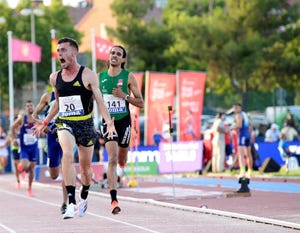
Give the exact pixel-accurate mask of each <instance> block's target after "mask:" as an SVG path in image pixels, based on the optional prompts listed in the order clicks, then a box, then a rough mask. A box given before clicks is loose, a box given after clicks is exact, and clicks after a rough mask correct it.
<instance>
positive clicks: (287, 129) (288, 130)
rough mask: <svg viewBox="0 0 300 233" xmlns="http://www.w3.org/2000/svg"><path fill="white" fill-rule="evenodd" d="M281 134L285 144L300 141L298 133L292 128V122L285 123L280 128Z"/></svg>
mask: <svg viewBox="0 0 300 233" xmlns="http://www.w3.org/2000/svg"><path fill="white" fill-rule="evenodd" d="M281 133H283V134H284V135H285V137H286V141H287V142H292V141H299V140H300V137H299V135H298V132H297V131H296V129H295V128H294V127H293V123H292V122H289V121H287V122H286V125H285V126H284V127H283V128H282V130H281Z"/></svg>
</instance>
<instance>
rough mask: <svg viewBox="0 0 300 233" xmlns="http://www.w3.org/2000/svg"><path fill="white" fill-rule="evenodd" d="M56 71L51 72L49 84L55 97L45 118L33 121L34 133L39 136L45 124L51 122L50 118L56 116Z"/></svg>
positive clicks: (45, 126)
mask: <svg viewBox="0 0 300 233" xmlns="http://www.w3.org/2000/svg"><path fill="white" fill-rule="evenodd" d="M57 73H58V72H55V73H52V74H51V75H50V78H49V79H50V84H51V85H52V87H53V88H54V93H55V99H56V101H55V102H54V103H53V105H52V107H51V109H50V111H49V113H48V114H47V116H46V118H45V119H44V120H43V121H42V122H41V121H35V125H34V127H33V129H34V135H35V136H37V137H39V136H40V135H41V134H42V133H43V132H44V130H45V129H46V128H47V125H48V124H49V122H51V120H52V119H53V118H54V117H55V116H56V114H57V113H58V106H59V105H58V98H57V96H58V95H57V90H56V88H55V83H56V77H57Z"/></svg>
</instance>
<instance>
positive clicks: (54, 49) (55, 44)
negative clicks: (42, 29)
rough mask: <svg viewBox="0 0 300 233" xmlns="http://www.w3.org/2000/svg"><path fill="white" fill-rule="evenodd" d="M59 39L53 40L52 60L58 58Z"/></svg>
mask: <svg viewBox="0 0 300 233" xmlns="http://www.w3.org/2000/svg"><path fill="white" fill-rule="evenodd" d="M56 48H57V39H56V38H51V56H52V58H58V53H57V50H56Z"/></svg>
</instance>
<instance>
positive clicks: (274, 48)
mask: <svg viewBox="0 0 300 233" xmlns="http://www.w3.org/2000/svg"><path fill="white" fill-rule="evenodd" d="M297 19H298V14H297V6H296V5H294V6H292V7H291V6H288V5H287V4H286V3H285V2H284V1H281V0H269V1H260V0H252V1H247V0H227V1H225V0H218V1H217V0H216V1H213V0H207V1H205V0H204V1H197V0H188V1H187V0H172V1H168V5H167V8H166V10H165V11H164V22H165V24H166V25H168V27H169V29H170V30H172V32H174V33H173V35H174V40H175V42H174V44H173V45H172V47H170V49H169V54H170V56H171V58H172V59H173V61H177V63H176V65H175V67H177V68H181V69H182V68H185V69H200V70H203V69H206V70H207V71H208V79H207V84H208V87H211V88H210V89H211V90H212V89H213V90H214V91H215V92H216V93H217V94H223V93H227V96H228V93H229V94H235V93H238V94H239V96H240V97H241V99H242V102H243V104H244V106H245V107H246V109H247V107H248V105H249V102H250V101H249V99H248V94H249V93H250V92H251V91H261V92H267V91H270V90H274V89H275V88H278V87H280V86H281V87H285V88H289V89H290V90H295V89H296V88H297V86H298V84H295V82H297V80H299V75H298V74H299V66H297V65H296V64H297V63H299V59H300V57H299V55H298V54H299V46H298V45H299V39H298V36H299V30H297V24H298V22H297ZM297 46H298V47H297ZM176 57H180V59H177V60H176Z"/></svg>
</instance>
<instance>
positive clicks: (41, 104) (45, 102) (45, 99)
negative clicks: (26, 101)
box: [32, 92, 50, 119]
mask: <svg viewBox="0 0 300 233" xmlns="http://www.w3.org/2000/svg"><path fill="white" fill-rule="evenodd" d="M49 94H50V93H49V92H47V93H44V94H43V95H42V96H41V99H40V102H39V103H38V105H37V106H36V108H35V110H34V112H33V114H32V116H33V118H35V119H38V115H39V114H40V113H41V112H42V111H43V109H44V108H45V107H46V106H48V105H49V102H50V98H49V96H50V95H49Z"/></svg>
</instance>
